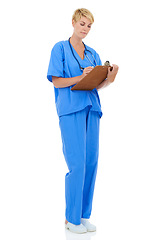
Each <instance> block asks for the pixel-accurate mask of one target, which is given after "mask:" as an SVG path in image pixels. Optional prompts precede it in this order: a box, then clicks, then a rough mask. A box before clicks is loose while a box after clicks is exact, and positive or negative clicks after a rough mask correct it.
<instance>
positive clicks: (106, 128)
mask: <svg viewBox="0 0 160 240" xmlns="http://www.w3.org/2000/svg"><path fill="white" fill-rule="evenodd" d="M81 7H85V8H88V9H89V10H90V11H91V12H92V13H93V15H94V17H95V23H94V24H93V26H92V29H91V32H90V33H89V35H88V36H87V37H86V39H84V42H85V43H86V44H87V45H89V46H91V47H93V48H94V49H95V50H96V51H97V52H98V53H99V55H100V57H101V60H102V62H103V63H104V62H105V61H106V60H109V61H110V62H111V63H115V64H117V65H118V66H119V72H118V74H117V77H116V80H115V82H114V83H113V84H112V85H110V86H109V87H107V88H105V89H102V90H100V91H99V96H100V99H101V105H102V110H103V117H102V118H101V126H100V155H99V168H98V174H97V181H96V187H95V195H94V202H93V211H92V216H91V220H92V222H93V223H95V224H96V225H97V229H98V230H97V233H96V234H95V235H94V236H93V238H94V239H100V238H105V239H123V240H125V239H127V240H128V239H154V240H155V239H157V240H158V239H160V204H159V203H160V174H159V173H160V152H159V149H160V126H159V125H160V113H159V110H160V105H159V103H160V94H159V92H160V91H159V90H160V89H159V87H160V84H159V81H160V74H159V55H160V48H159V42H160V37H159V36H160V35H159V22H160V18H159V3H158V0H157V1H156V0H153V1H148V0H146V1H143V0H135V1H127V0H121V1H118V0H112V1H91V0H88V1H84V0H81V1H70V0H67V1H58V2H57V1H54V0H52V1H50V0H45V1H41V0H39V1H38V0H32V1H31V0H28V1H20V0H19V1H18V0H15V1H5V2H4V1H3V2H2V3H1V6H0V22H1V38H0V61H1V64H0V115H1V116H0V195H1V196H0V238H1V239H13V238H14V239H23V240H25V239H48V240H49V239H54V238H55V236H57V234H59V236H58V238H60V239H71V238H72V237H73V235H67V234H68V233H67V232H65V231H64V220H65V216H64V211H65V196H64V180H65V174H66V172H67V171H68V169H67V166H66V163H65V160H64V157H63V154H62V143H61V135H60V129H59V123H58V116H57V113H56V108H55V103H54V88H53V84H52V83H50V82H49V81H48V80H47V78H46V75H47V70H48V64H49V58H50V53H51V49H52V47H53V45H54V44H55V43H56V42H58V41H60V40H66V39H68V38H69V37H70V36H71V35H72V32H73V28H72V25H71V18H72V14H73V12H74V10H75V9H77V8H81ZM78 237H80V236H74V239H81V238H83V239H90V238H92V236H91V235H89V234H86V235H85V236H84V235H83V236H81V238H78Z"/></svg>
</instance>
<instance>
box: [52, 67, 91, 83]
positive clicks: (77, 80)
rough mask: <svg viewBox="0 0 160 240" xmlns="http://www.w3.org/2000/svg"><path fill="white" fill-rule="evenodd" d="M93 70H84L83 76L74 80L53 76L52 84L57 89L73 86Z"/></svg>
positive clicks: (73, 78)
mask: <svg viewBox="0 0 160 240" xmlns="http://www.w3.org/2000/svg"><path fill="white" fill-rule="evenodd" d="M92 69H93V68H92V67H87V68H85V69H84V70H83V73H82V75H80V76H77V77H72V78H61V77H54V76H52V82H53V84H54V86H55V88H65V87H69V86H72V85H74V84H76V83H78V82H79V81H81V80H82V78H84V77H85V76H86V75H87V74H88V73H89V72H90V71H91V70H92Z"/></svg>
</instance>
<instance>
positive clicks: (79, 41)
mask: <svg viewBox="0 0 160 240" xmlns="http://www.w3.org/2000/svg"><path fill="white" fill-rule="evenodd" d="M70 43H71V44H72V45H76V46H77V45H78V46H81V45H82V39H81V38H79V37H77V36H76V35H74V33H73V35H72V37H71V38H70Z"/></svg>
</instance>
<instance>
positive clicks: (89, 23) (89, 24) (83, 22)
mask: <svg viewBox="0 0 160 240" xmlns="http://www.w3.org/2000/svg"><path fill="white" fill-rule="evenodd" d="M80 22H82V23H86V22H84V21H80ZM88 25H92V23H89V24H88Z"/></svg>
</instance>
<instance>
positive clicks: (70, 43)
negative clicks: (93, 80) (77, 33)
mask: <svg viewBox="0 0 160 240" xmlns="http://www.w3.org/2000/svg"><path fill="white" fill-rule="evenodd" d="M70 44H71V43H70ZM71 48H72V49H73V51H74V52H75V54H76V55H77V56H78V58H79V59H80V60H81V61H83V60H84V59H85V47H84V58H83V59H82V58H81V57H80V56H79V54H78V53H77V51H76V50H75V48H74V47H73V46H72V44H71Z"/></svg>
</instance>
